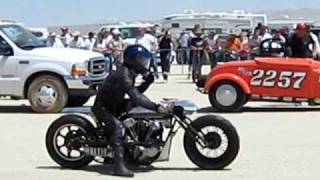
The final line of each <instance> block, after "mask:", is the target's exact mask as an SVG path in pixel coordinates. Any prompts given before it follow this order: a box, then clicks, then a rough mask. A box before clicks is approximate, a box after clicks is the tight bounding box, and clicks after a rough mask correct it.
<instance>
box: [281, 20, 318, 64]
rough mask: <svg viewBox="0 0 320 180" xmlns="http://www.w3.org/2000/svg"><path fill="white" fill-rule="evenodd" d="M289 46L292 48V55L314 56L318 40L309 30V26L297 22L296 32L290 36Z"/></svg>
mask: <svg viewBox="0 0 320 180" xmlns="http://www.w3.org/2000/svg"><path fill="white" fill-rule="evenodd" d="M287 46H288V47H289V48H290V50H291V54H290V56H291V57H295V58H312V57H313V50H314V49H315V47H316V42H315V40H314V39H313V38H312V36H311V35H310V33H309V32H308V26H307V25H306V24H304V23H301V24H297V26H296V28H295V32H294V33H293V34H292V35H291V36H290V37H289V39H288V43H287Z"/></svg>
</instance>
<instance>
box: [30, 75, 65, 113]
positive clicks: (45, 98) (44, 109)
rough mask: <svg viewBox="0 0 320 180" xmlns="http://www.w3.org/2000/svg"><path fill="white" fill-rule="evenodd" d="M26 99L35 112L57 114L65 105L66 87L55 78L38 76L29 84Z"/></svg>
mask: <svg viewBox="0 0 320 180" xmlns="http://www.w3.org/2000/svg"><path fill="white" fill-rule="evenodd" d="M28 99H29V102H30V104H31V107H32V109H33V110H34V111H35V112H38V113H57V112H60V111H61V110H62V109H63V108H64V107H65V106H66V105H67V100H68V91H67V87H66V86H65V84H64V83H63V82H62V81H61V80H60V79H59V78H57V77H55V76H51V75H43V76H39V77H37V78H36V79H34V80H33V81H32V82H31V84H30V87H29V89H28Z"/></svg>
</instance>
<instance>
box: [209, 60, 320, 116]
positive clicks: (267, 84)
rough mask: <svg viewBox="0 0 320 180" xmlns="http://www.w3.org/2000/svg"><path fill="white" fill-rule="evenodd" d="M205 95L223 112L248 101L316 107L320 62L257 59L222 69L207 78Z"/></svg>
mask: <svg viewBox="0 0 320 180" xmlns="http://www.w3.org/2000/svg"><path fill="white" fill-rule="evenodd" d="M204 91H205V93H208V94H209V100H210V103H211V104H212V106H213V107H214V108H215V109H216V110H218V111H223V112H232V111H238V110H240V109H241V108H242V107H243V105H245V104H246V103H247V102H248V101H279V102H309V103H312V104H314V103H316V102H317V101H318V102H319V100H320V99H318V98H320V62H318V61H315V60H313V59H301V58H256V60H250V61H237V62H229V63H225V64H222V65H218V66H217V67H216V68H214V69H213V70H212V71H211V73H210V74H209V76H207V78H206V82H205V87H204Z"/></svg>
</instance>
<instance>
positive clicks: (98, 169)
mask: <svg viewBox="0 0 320 180" xmlns="http://www.w3.org/2000/svg"><path fill="white" fill-rule="evenodd" d="M36 168H37V169H40V170H69V169H64V168H61V167H57V166H40V167H36ZM129 169H130V170H132V171H134V172H135V173H148V172H152V171H194V172H196V171H207V170H204V169H200V168H196V167H195V168H192V167H156V166H139V167H137V166H129ZM229 170H231V169H223V170H219V171H229ZM75 171H86V172H95V173H99V174H102V175H112V174H113V167H112V165H92V166H87V167H85V168H82V169H77V170H75Z"/></svg>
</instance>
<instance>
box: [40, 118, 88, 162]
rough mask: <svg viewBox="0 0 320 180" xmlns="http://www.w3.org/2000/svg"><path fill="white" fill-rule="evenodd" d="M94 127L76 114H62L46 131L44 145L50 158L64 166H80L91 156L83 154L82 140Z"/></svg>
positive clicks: (85, 138)
mask: <svg viewBox="0 0 320 180" xmlns="http://www.w3.org/2000/svg"><path fill="white" fill-rule="evenodd" d="M93 129H94V127H93V126H92V125H91V124H90V123H88V122H87V121H86V120H84V119H82V118H81V117H77V116H63V117H61V118H60V119H58V120H57V121H55V122H54V123H53V124H52V125H51V126H50V127H49V130H48V132H47V136H46V146H47V150H48V153H49V155H50V156H51V158H52V159H53V160H54V161H55V162H56V163H58V164H59V165H61V166H62V167H64V168H81V167H83V166H86V165H88V164H89V163H90V162H91V161H92V160H93V157H90V156H86V155H85V154H84V147H85V143H84V141H86V140H87V133H88V132H89V131H91V130H93Z"/></svg>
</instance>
